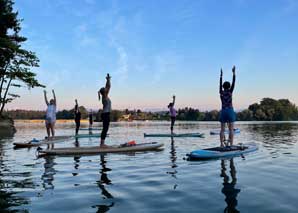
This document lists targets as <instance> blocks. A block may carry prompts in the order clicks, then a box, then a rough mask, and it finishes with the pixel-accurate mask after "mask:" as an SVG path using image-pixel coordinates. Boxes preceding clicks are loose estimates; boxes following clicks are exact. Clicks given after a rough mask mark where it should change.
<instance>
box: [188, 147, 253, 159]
mask: <svg viewBox="0 0 298 213" xmlns="http://www.w3.org/2000/svg"><path fill="white" fill-rule="evenodd" d="M257 149H258V147H257V145H256V144H255V143H249V144H242V145H234V146H227V147H214V148H208V149H199V150H195V151H192V152H191V153H190V154H188V155H187V156H188V160H207V159H215V158H226V157H235V156H239V155H243V154H246V153H249V152H254V151H256V150H257Z"/></svg>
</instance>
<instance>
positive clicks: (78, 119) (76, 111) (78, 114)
mask: <svg viewBox="0 0 298 213" xmlns="http://www.w3.org/2000/svg"><path fill="white" fill-rule="evenodd" d="M75 103H76V105H75V108H74V115H75V123H76V135H77V134H78V133H79V129H80V125H81V112H80V109H79V105H78V101H77V99H76V100H75Z"/></svg>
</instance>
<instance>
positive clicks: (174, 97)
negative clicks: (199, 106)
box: [173, 95, 176, 106]
mask: <svg viewBox="0 0 298 213" xmlns="http://www.w3.org/2000/svg"><path fill="white" fill-rule="evenodd" d="M175 100H176V96H175V95H173V106H174V105H175Z"/></svg>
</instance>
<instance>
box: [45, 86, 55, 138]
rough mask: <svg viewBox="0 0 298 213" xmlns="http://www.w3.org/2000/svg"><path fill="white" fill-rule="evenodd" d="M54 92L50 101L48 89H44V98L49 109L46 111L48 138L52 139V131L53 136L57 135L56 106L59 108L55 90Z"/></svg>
mask: <svg viewBox="0 0 298 213" xmlns="http://www.w3.org/2000/svg"><path fill="white" fill-rule="evenodd" d="M52 93H53V97H54V98H53V99H51V100H50V103H49V102H48V99H47V91H45V90H44V98H45V102H46V104H47V111H46V119H45V123H46V128H47V134H48V139H50V132H51V133H52V137H55V123H56V108H57V102H56V95H55V92H54V90H52Z"/></svg>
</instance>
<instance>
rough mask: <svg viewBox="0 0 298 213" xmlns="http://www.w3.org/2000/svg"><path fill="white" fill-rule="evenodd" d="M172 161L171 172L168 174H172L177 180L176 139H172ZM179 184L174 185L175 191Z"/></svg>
mask: <svg viewBox="0 0 298 213" xmlns="http://www.w3.org/2000/svg"><path fill="white" fill-rule="evenodd" d="M170 160H171V171H169V172H167V174H170V175H171V176H172V177H173V178H174V179H177V176H176V174H177V170H176V168H177V167H178V165H177V164H176V160H177V156H176V147H175V141H174V138H173V137H171V150H170ZM177 186H178V184H176V183H175V184H174V187H173V188H174V189H176V188H177Z"/></svg>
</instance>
